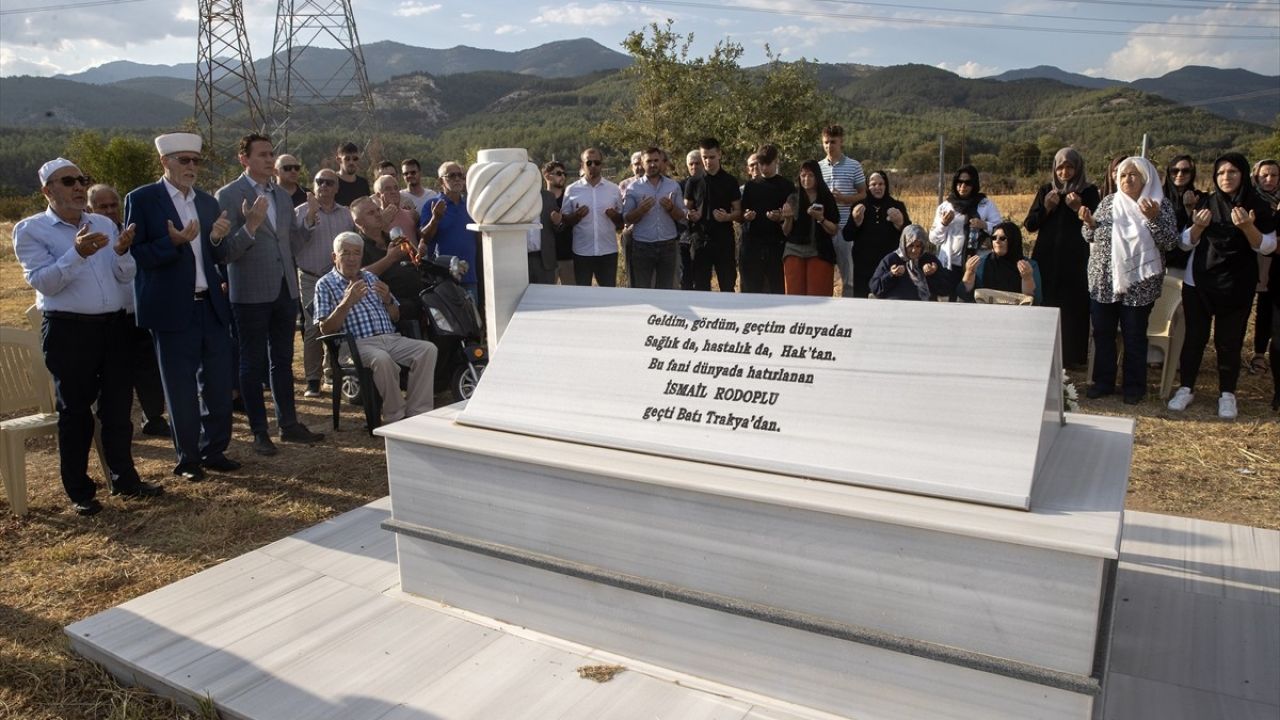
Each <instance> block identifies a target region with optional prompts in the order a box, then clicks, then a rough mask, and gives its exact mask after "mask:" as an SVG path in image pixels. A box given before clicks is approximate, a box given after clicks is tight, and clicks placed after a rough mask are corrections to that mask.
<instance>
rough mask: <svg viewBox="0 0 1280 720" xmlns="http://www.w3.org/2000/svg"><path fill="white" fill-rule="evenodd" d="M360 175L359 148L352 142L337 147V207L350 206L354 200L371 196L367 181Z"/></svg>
mask: <svg viewBox="0 0 1280 720" xmlns="http://www.w3.org/2000/svg"><path fill="white" fill-rule="evenodd" d="M359 173H360V148H359V146H357V145H356V144H355V143H353V142H345V143H343V144H341V145H339V146H338V194H337V196H336V198H337V201H338V204H339V205H346V206H348V207H350V206H351V203H352V202H354V201H355V199H356V198H360V197H367V196H369V195H372V194H373V193H372V191H371V190H370V189H369V180H368V179H367V178H365V177H364V176H363V175H361V174H359Z"/></svg>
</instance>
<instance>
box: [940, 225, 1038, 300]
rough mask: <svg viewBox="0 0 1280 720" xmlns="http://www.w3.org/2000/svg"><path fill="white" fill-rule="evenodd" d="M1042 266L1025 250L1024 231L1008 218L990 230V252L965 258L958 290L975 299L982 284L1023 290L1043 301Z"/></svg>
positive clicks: (1001, 288)
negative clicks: (1026, 255)
mask: <svg viewBox="0 0 1280 720" xmlns="http://www.w3.org/2000/svg"><path fill="white" fill-rule="evenodd" d="M1040 283H1041V280H1040V268H1039V267H1038V266H1037V263H1036V261H1035V260H1028V259H1027V258H1026V257H1025V256H1024V255H1023V254H1022V231H1021V230H1019V229H1018V226H1017V225H1016V224H1015V223H1012V222H1009V221H1008V220H1006V221H1004V222H1002V223H1000V224H999V225H997V226H996V228H995V230H992V231H991V252H989V253H987V254H986V255H985V256H982V255H974V256H973V257H971V258H969V259H968V260H967V261H965V265H964V277H963V278H962V279H961V281H960V287H959V288H958V289H957V291H956V292H957V294H958V295H959V296H960V297H961V298H962V299H964V300H965V301H967V302H973V292H974V291H975V290H978V289H980V288H986V289H988V290H1003V291H1005V292H1015V293H1021V294H1023V295H1030V296H1031V297H1033V298H1035V304H1036V305H1039V304H1040V303H1041V301H1042V299H1043V298H1042V295H1041V293H1040Z"/></svg>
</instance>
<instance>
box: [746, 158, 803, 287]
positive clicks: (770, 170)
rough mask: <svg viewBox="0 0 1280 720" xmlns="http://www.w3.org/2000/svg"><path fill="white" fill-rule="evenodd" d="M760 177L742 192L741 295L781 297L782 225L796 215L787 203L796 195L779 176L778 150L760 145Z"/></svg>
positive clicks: (789, 183)
mask: <svg viewBox="0 0 1280 720" xmlns="http://www.w3.org/2000/svg"><path fill="white" fill-rule="evenodd" d="M756 161H757V162H758V163H759V167H758V169H757V171H758V172H759V173H760V174H759V176H758V177H756V178H755V179H754V180H751V181H750V182H748V183H747V184H746V185H745V186H744V187H743V190H742V219H743V220H744V221H746V222H748V223H750V225H749V226H748V227H747V229H746V231H745V233H744V235H743V237H742V257H741V259H740V260H739V265H740V267H741V269H742V292H763V293H772V294H775V295H781V294H782V293H783V292H784V291H785V287H784V283H783V277H782V250H783V246H784V245H785V244H786V242H787V237H786V233H785V232H784V231H783V228H782V225H783V223H784V222H785V221H787V220H790V219H792V218H793V217H794V215H795V209H794V208H792V207H791V206H790V205H789V204H788V203H787V199H788V198H790V197H791V195H792V194H794V193H795V191H796V186H795V184H794V183H792V182H791V181H790V180H788V179H786V178H784V177H782V176H780V175H778V148H777V147H775V146H773V145H761V146H760V148H759V149H758V150H756Z"/></svg>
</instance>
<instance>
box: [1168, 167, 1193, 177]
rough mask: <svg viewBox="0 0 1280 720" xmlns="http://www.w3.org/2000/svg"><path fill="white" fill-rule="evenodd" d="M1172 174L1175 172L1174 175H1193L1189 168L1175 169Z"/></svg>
mask: <svg viewBox="0 0 1280 720" xmlns="http://www.w3.org/2000/svg"><path fill="white" fill-rule="evenodd" d="M1172 172H1173V174H1174V175H1189V174H1191V168H1189V167H1176V168H1174V169H1173V170H1172Z"/></svg>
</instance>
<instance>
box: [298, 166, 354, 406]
mask: <svg viewBox="0 0 1280 720" xmlns="http://www.w3.org/2000/svg"><path fill="white" fill-rule="evenodd" d="M314 182H315V198H316V226H315V227H314V228H312V230H311V242H309V243H307V244H306V245H303V246H302V249H301V250H299V251H298V254H297V256H296V257H295V258H294V259H295V260H296V261H297V264H298V292H299V293H300V294H301V295H302V320H303V326H302V371H303V374H304V375H305V377H306V378H307V389H306V391H304V392H303V396H304V397H309V398H317V397H320V381H321V379H322V378H323V377H324V343H322V342H320V328H319V327H318V326H317V325H316V322H315V315H314V307H313V305H314V303H315V299H316V283H317V282H319V281H320V278H322V277H324V275H325V274H326V273H328V272H329V271H330V270H332V269H333V261H332V260H331V259H330V257H331V255H332V253H331V252H330V250H331V249H332V248H333V239H334V238H336V237H338V234H339V233H344V232H347V231H350V230H355V229H356V226H355V223H354V222H352V220H351V212H350V211H349V210H348V209H347V208H346V206H343V205H339V204H338V202H337V200H336V199H335V198H336V196H337V194H338V173H336V172H334V171H333V170H330V169H328V168H325V169H324V170H321V171H320V172H318V173H316V176H315V178H314ZM309 212H310V208H309V207H308V206H307V204H306V202H305V201H304V202H303V203H301V204H299V205H298V206H297V207H296V208H294V215H296V216H297V220H298V223H299V224H302V225H305V224H306V222H307V214H308V213H309ZM308 308H312V310H311V311H310V312H309V311H308Z"/></svg>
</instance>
